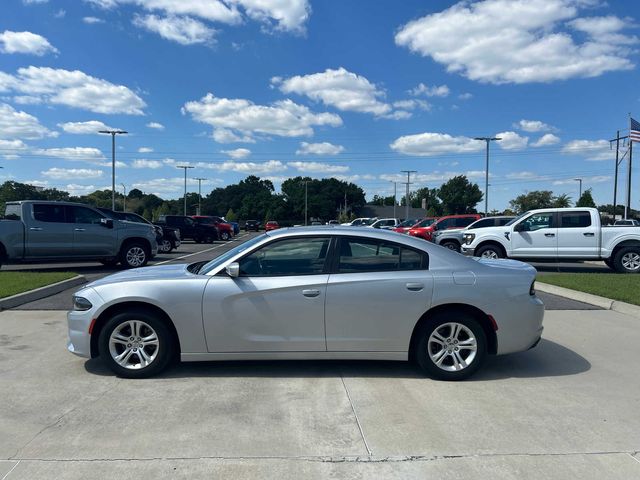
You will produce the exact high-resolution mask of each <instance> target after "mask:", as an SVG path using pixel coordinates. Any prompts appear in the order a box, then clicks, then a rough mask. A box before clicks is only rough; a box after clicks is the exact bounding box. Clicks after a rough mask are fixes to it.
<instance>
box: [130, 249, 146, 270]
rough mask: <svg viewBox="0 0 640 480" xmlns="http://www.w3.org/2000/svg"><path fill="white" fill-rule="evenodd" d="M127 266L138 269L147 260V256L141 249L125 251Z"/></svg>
mask: <svg viewBox="0 0 640 480" xmlns="http://www.w3.org/2000/svg"><path fill="white" fill-rule="evenodd" d="M126 258H127V264H128V265H131V266H132V267H140V266H142V265H144V262H145V260H146V259H147V254H146V253H145V251H144V249H143V248H141V247H137V246H136V247H131V248H130V249H129V250H127V257H126Z"/></svg>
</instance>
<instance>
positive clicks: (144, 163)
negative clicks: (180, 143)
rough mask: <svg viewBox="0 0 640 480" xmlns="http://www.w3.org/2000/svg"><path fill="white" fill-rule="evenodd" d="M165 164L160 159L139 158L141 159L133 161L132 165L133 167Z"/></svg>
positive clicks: (156, 166)
mask: <svg viewBox="0 0 640 480" xmlns="http://www.w3.org/2000/svg"><path fill="white" fill-rule="evenodd" d="M163 166H164V163H163V162H161V161H160V160H145V159H139V160H134V161H133V162H132V163H131V167H133V168H153V169H156V168H162V167H163Z"/></svg>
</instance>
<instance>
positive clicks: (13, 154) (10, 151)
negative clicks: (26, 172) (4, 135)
mask: <svg viewBox="0 0 640 480" xmlns="http://www.w3.org/2000/svg"><path fill="white" fill-rule="evenodd" d="M28 148H29V147H28V146H27V145H26V144H25V143H24V142H23V141H22V140H2V139H0V155H1V156H2V157H3V158H5V159H7V160H15V159H16V158H20V155H18V154H19V153H21V152H24V151H25V150H27V149H28Z"/></svg>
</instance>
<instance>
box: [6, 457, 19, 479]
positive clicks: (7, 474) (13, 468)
mask: <svg viewBox="0 0 640 480" xmlns="http://www.w3.org/2000/svg"><path fill="white" fill-rule="evenodd" d="M21 461H22V460H18V463H16V464H15V465H14V466H13V467H11V470H9V471H8V472H7V473H6V475H5V476H4V477H2V480H5V478H7V477H8V476H9V474H10V473H11V472H13V471H14V470H15V468H16V467H17V466H18V465H20V462H21Z"/></svg>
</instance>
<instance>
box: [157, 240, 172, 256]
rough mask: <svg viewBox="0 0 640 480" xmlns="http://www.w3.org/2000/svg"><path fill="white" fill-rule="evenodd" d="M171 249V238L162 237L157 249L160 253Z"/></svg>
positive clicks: (169, 251)
mask: <svg viewBox="0 0 640 480" xmlns="http://www.w3.org/2000/svg"><path fill="white" fill-rule="evenodd" d="M171 250H173V244H172V243H171V240H168V239H166V238H163V239H162V241H161V242H160V244H159V245H158V251H160V252H162V253H171Z"/></svg>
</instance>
